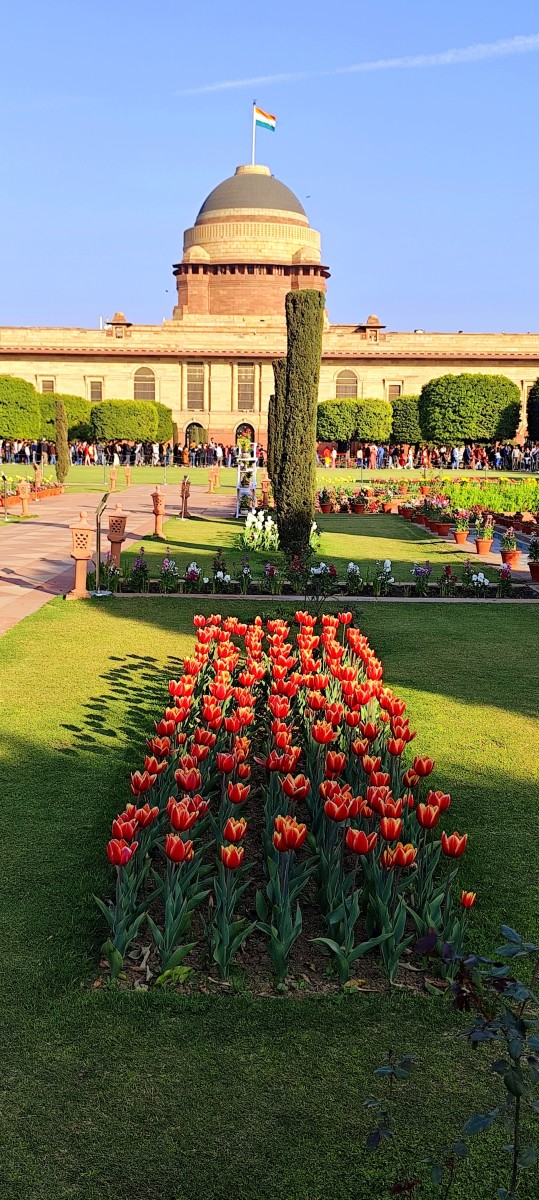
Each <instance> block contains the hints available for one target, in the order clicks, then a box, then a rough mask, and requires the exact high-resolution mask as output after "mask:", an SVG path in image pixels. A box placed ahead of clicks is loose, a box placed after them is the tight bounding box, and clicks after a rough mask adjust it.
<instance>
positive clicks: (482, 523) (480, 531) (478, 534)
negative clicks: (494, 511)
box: [475, 513, 494, 554]
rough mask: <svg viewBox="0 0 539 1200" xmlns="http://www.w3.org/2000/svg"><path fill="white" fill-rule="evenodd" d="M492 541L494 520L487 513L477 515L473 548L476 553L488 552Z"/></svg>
mask: <svg viewBox="0 0 539 1200" xmlns="http://www.w3.org/2000/svg"><path fill="white" fill-rule="evenodd" d="M493 541H494V521H493V518H492V517H491V516H489V515H488V513H487V515H486V516H484V515H483V514H481V516H479V517H477V520H476V522H475V549H476V551H477V553H478V554H489V553H490V547H491V546H492V543H493Z"/></svg>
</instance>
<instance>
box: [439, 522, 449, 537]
mask: <svg viewBox="0 0 539 1200" xmlns="http://www.w3.org/2000/svg"><path fill="white" fill-rule="evenodd" d="M450 530H451V525H450V523H449V522H446V521H438V531H437V532H438V534H439V536H440V537H447V535H448V533H449V532H450Z"/></svg>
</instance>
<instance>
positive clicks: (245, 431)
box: [235, 421, 255, 450]
mask: <svg viewBox="0 0 539 1200" xmlns="http://www.w3.org/2000/svg"><path fill="white" fill-rule="evenodd" d="M235 438H236V446H241V448H242V450H250V449H251V446H252V444H253V442H254V440H255V431H254V429H253V426H252V425H251V424H250V423H249V421H242V423H241V425H238V427H237V429H236V435H235Z"/></svg>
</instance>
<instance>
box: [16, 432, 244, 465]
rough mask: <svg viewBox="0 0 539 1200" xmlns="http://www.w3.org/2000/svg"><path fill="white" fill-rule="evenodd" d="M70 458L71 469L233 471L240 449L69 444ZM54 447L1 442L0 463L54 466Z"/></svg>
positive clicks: (211, 445) (213, 444)
mask: <svg viewBox="0 0 539 1200" xmlns="http://www.w3.org/2000/svg"><path fill="white" fill-rule="evenodd" d="M69 454H70V458H71V463H72V465H73V466H78V467H91V466H98V467H102V466H120V465H123V466H127V465H130V466H134V467H142V466H152V467H157V466H162V467H164V466H167V467H169V466H177V467H182V466H183V467H214V466H226V467H235V466H236V463H237V460H238V455H239V454H240V447H239V446H225V445H223V443H222V442H214V441H213V439H211V440H210V441H209V442H207V443H201V444H200V445H196V446H195V445H191V446H189V445H188V444H187V443H186V444H185V445H184V446H181V445H179V444H178V443H177V444H175V445H172V444H171V443H170V442H169V443H164V442H123V441H120V442H103V443H102V442H87V441H73V442H70V443H69ZM56 457H57V455H56V445H55V443H54V442H52V441H47V440H45V439H43V440H39V441H19V440H17V439H16V438H15V439H13V440H12V441H11V440H9V439H2V438H0V463H20V464H21V465H22V466H26V467H30V466H35V465H36V464H37V463H39V464H40V465H41V466H48V465H50V466H54V464H55V463H56ZM258 462H259V466H264V462H265V458H264V451H263V450H262V449H261V448H259V451H258Z"/></svg>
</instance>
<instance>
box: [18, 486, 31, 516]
mask: <svg viewBox="0 0 539 1200" xmlns="http://www.w3.org/2000/svg"><path fill="white" fill-rule="evenodd" d="M17 493H18V496H19V499H20V502H21V505H22V511H21V516H23V517H27V516H28V497H29V495H30V484H29V483H28V482H27V481H26V480H24V479H23V481H22V483H20V484H19V486H18V488H17Z"/></svg>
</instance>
